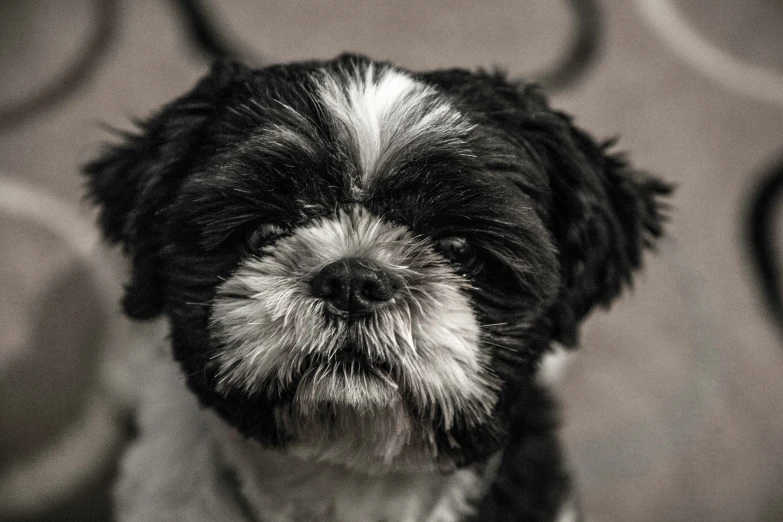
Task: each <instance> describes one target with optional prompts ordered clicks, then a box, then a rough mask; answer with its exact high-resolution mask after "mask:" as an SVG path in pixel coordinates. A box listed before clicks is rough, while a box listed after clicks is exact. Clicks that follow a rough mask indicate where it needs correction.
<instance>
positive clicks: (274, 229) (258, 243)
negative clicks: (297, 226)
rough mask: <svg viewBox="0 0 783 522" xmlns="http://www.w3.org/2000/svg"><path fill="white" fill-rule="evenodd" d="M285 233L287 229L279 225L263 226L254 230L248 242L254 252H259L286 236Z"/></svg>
mask: <svg viewBox="0 0 783 522" xmlns="http://www.w3.org/2000/svg"><path fill="white" fill-rule="evenodd" d="M285 233H286V231H285V229H284V228H283V227H281V226H279V225H271V224H266V225H261V226H260V227H258V228H256V229H255V230H253V232H252V233H251V234H250V237H249V238H248V240H247V243H248V246H249V247H250V248H251V249H252V250H257V249H259V248H261V247H262V246H264V245H265V244H267V243H269V242H271V241H274V240H275V239H277V238H278V237H280V236H282V235H284V234H285Z"/></svg>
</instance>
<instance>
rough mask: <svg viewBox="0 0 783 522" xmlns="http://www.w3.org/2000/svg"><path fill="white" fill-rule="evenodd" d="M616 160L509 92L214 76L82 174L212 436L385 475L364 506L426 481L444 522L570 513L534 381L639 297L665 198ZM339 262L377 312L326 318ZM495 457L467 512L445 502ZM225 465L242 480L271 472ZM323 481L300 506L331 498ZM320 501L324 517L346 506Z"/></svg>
mask: <svg viewBox="0 0 783 522" xmlns="http://www.w3.org/2000/svg"><path fill="white" fill-rule="evenodd" d="M610 146H611V144H601V143H598V142H596V141H594V140H593V139H592V138H591V137H590V136H589V135H588V134H587V133H585V132H584V131H582V130H580V129H579V128H577V127H576V126H575V125H574V124H573V122H572V121H571V118H570V117H569V116H567V115H565V114H563V113H561V112H558V111H555V110H553V109H551V108H550V107H549V105H548V103H547V101H546V99H545V98H544V96H543V95H542V94H541V93H540V92H539V91H538V90H537V89H536V88H535V87H534V86H529V85H524V84H518V83H515V82H511V81H509V80H507V79H506V78H505V77H504V76H502V75H499V74H488V73H484V72H469V71H464V70H456V69H455V70H447V71H433V72H428V73H412V72H409V71H404V70H402V69H400V68H397V67H395V66H393V65H391V64H388V63H379V62H373V61H372V60H369V59H367V58H365V57H361V56H355V55H343V56H340V57H338V58H336V59H335V60H331V61H326V62H303V63H296V64H288V65H276V66H271V67H268V68H264V69H257V70H251V69H248V68H246V67H243V66H240V65H237V64H219V65H216V66H215V67H214V68H213V70H212V71H211V73H210V74H209V75H208V76H207V77H206V78H204V79H203V80H202V81H201V82H200V83H199V84H198V85H197V86H196V87H195V88H194V89H193V90H192V91H191V92H189V93H187V94H186V95H184V96H183V97H182V98H180V99H178V100H175V101H174V102H172V103H171V104H169V105H167V106H166V107H164V108H163V109H162V110H161V111H160V112H159V113H158V114H156V115H155V116H153V117H152V118H151V119H149V120H148V121H146V122H145V123H143V124H142V127H141V130H140V132H139V133H137V134H133V135H129V136H127V137H126V140H125V141H124V142H123V143H121V144H119V145H115V146H113V147H111V148H110V149H109V150H108V151H107V152H106V153H105V154H104V155H103V156H102V157H101V158H99V159H98V160H97V161H95V162H94V163H92V164H90V165H88V166H87V167H86V169H85V171H86V174H87V175H88V180H89V186H90V193H91V195H92V197H93V199H94V200H95V201H96V203H98V204H99V205H100V207H101V213H100V217H99V220H100V224H101V226H102V227H103V229H104V233H105V235H106V237H107V238H108V239H109V240H111V241H113V242H117V243H120V244H121V245H122V246H123V248H124V249H125V251H126V253H127V254H128V255H129V257H130V259H131V261H132V275H131V281H130V283H129V284H128V287H127V293H126V298H125V301H124V305H125V309H126V311H127V312H128V314H129V315H131V316H133V317H136V318H148V317H154V316H157V315H159V314H161V313H165V315H166V316H167V318H168V320H169V323H170V327H171V335H170V339H171V347H172V351H173V355H174V358H175V359H176V360H177V361H178V362H179V364H180V368H181V369H182V372H183V375H184V377H185V379H186V382H187V385H188V387H189V388H190V390H192V391H193V392H194V393H195V395H196V396H197V397H198V398H199V400H200V402H201V404H202V405H203V406H204V407H207V408H209V409H210V411H211V412H214V413H216V414H217V416H218V418H219V419H220V420H219V421H218V422H219V423H220V426H222V427H223V428H224V429H226V430H228V432H232V433H234V432H235V433H236V435H235V436H237V437H246V438H248V439H249V444H251V445H254V446H257V447H260V448H263V451H269V452H273V454H274V455H278V456H279V455H284V456H286V457H287V458H297V459H300V460H302V461H304V462H306V463H308V464H307V466H314V468H312V469H314V470H315V469H318V470H321V471H323V470H326V469H330V467H333V466H338V467H339V468H340V469H342V470H343V472H344V475H341V476H343V477H348V476H354V475H353V474H356V473H358V474H364V475H366V476H368V477H369V476H373V477H376V479H372V480H370V479H367V480H363V481H359V482H357V484H358V485H357V487H359V488H360V491H358V492H353V491H352V492H351V495H356V496H355V497H351V498H356V499H359V498H361V499H363V500H361V502H360V501H359V500H356V502H359V503H360V504H362V505H365V506H371V505H377V506H382V505H386V504H384V503H386V502H390V500H389V499H390V498H392V497H393V495H392V496H391V497H389V496H385V497H383V498H378V499H377V502H375V501H373V502H370V501H369V500H368V499H372V498H375V497H373V495H374V493H373V488H374V487H376V486H377V487H381V486H378V484H386V485H387V486H388V485H389V484H391V482H389V480H390V477H392V476H393V474H395V473H421V474H424V475H423V476H426V477H428V478H427V479H426V480H427V481H429V483H430V484H433V485H434V484H438V486H437V487H434V486H433V487H434V489H431V490H430V492H429V493H427V494H426V495H424V497H421V496H419V495H418V492H417V493H413V492H411V493H410V494H408V493H406V494H405V495H409V496H410V498H411V501H412V502H413V504H415V505H420V506H421V505H424V504H428V505H431V506H437V505H442V503H443V502H445V503H446V504H447V505H449V506H451V507H450V508H449V509H448V510H446V511H444V513H450V514H444V515H443V516H442V517H440V518H437V517H436V518H435V519H437V520H453V519H455V518H462V519H469V518H470V517H475V519H476V520H481V521H492V520H554V519H555V518H556V517H557V516H559V515H558V513H561V514H562V513H568V512H572V511H573V510H572V509H571V506H573V505H575V504H574V503H573V499H572V498H571V495H572V487H571V484H570V480H569V478H568V475H567V473H566V472H565V470H564V465H563V460H562V457H561V454H560V449H559V445H558V442H557V438H556V434H555V431H556V426H557V416H556V411H555V408H554V406H553V403H552V401H551V399H550V398H549V396H548V393H547V391H546V390H545V388H544V386H543V383H542V380H541V378H539V377H538V370H539V367H540V365H541V364H542V360H543V358H544V357H545V355H546V354H548V353H550V350H551V348H550V346H552V344H553V343H559V344H560V345H562V346H565V347H567V348H572V347H574V346H575V345H576V344H577V340H578V332H579V325H580V323H581V321H582V320H583V319H584V317H585V316H586V315H587V314H589V313H590V312H591V311H592V310H593V309H594V308H595V307H596V306H607V305H608V304H609V303H610V302H611V301H612V300H613V299H614V298H615V297H616V296H617V295H618V294H619V293H620V292H621V291H622V289H623V288H624V287H626V286H627V285H629V284H630V283H631V279H632V273H633V272H634V271H635V270H636V269H638V268H639V267H640V266H641V262H642V253H643V251H644V250H645V249H648V248H652V247H653V245H654V241H655V239H656V238H657V237H658V236H659V235H660V234H661V233H662V230H663V228H662V227H663V222H664V220H665V211H666V207H665V204H664V203H663V202H662V198H663V196H665V195H666V194H668V192H669V190H670V189H669V187H668V185H666V184H665V183H663V182H661V181H659V180H657V179H656V178H654V177H652V176H649V175H647V174H645V173H642V172H639V171H637V170H635V169H633V168H632V167H631V166H630V165H629V164H628V162H627V161H626V160H625V159H624V158H623V157H622V156H619V155H616V154H614V153H611V152H610V151H609V148H610ZM344 259H353V260H354V261H355V262H356V263H358V265H356V266H360V265H361V263H366V264H369V265H372V266H373V267H375V268H374V270H378V271H382V272H383V273H384V274H385V276H384V277H387V278H388V279H389V281H393V283H390V284H391V285H392V287H393V288H394V293H393V294H389V295H390V296H391V297H389V298H388V299H387V298H386V297H384V298H383V301H382V302H380V301H379V302H378V303H376V306H375V308H374V312H373V313H372V314H371V315H370V316H368V317H360V318H357V317H354V318H350V317H348V318H345V317H336V316H333V315H330V314H329V313H328V312H327V307H326V305H325V304H324V302H323V301H322V299H321V297H319V296H318V295H316V293H315V292H314V290H313V288H312V282H313V281H314V279H315V275H316V274H318V273H319V271H320V270H323V269H324V267H326V266H328V265H330V264H331V263H334V262H337V261H340V260H344ZM351 277H353V276H351ZM350 281H353V279H351V280H350ZM346 284H349V283H346ZM350 284H354V283H350ZM160 400H161V401H163V402H165V401H166V400H167V399H166V397H165V396H161V397H160ZM160 422H163V419H162V418H160ZM170 428H171V430H172V431H170V432H169V436H171V437H176V434H175V433H174V431H173V430H174V427H173V426H171V427H170ZM160 429H162V430H165V429H167V428H160ZM156 430H157V431H156ZM146 431H148V432H149V431H155V432H156V433H157V434H158V435H156V436H159V437H163V438H165V436H166V435H165V434H163V432H161V431H160V430H158V429H157V428H156V427H154V426H150V427H148V428H147V430H146ZM151 436H152V435H150V434H148V433H145V430H142V433H141V439H140V442H139V444H140V446H146V444H147V442H150V441H151V439H150V437H151ZM202 442H203V441H201V440H198V437H197V436H189V438H188V439H187V440H186V441H185V443H186V444H187V445H190V446H192V447H193V448H201V447H202ZM134 451H137V453H136V455H137V457H136V458H138V459H143V458H149V456H148V457H142V456H138V455H140V454H139V453H138V452H144V451H146V450H141V449H139V450H134ZM205 451H206V450H205ZM248 451H250V450H248ZM240 454H241V451H240ZM266 455H271V454H266ZM498 456H500V457H498ZM493 459H499V462H498V463H497V466H490V467H491V468H492V469H493V470H496V473H495V472H494V471H493V472H491V473H490V474H489V475H482V479H481V480H480V481H479V482H480V483H482V484H484V485H483V486H481V487H480V488H479V489H480V491H481V494H478V493H477V491H479V489H474V490H472V491H473V493H469V494H468V493H465V491H467V490H465V489H464V488H463V487H462V486H460V487H457V489H456V490H455V489H452V488H451V487H450V486H448V487H447V486H445V484H448V483H452V482H453V483H454V484H463V486H465V484H468V483H471V481H470V480H467V479H466V481H463V480H462V479H460V478H459V477H463V476H465V477H469V476H471V475H470V474H468V475H464V474H463V471H465V470H478V469H484V470H487V469H489V468H488V467H487V466H489V463H490V462H493ZM239 460H241V458H240V459H239ZM204 462H206V464H205V463H204ZM275 462H278V464H275ZM237 464H238V463H237V462H235V463H234V465H231V466H229V468H230V473H229V475H232V476H245V479H244V480H249V479H248V478H247V474H248V473H250V474H251V475H252V474H254V473H260V474H262V475H263V474H264V473H265V472H266V471H269V472H271V471H273V470H272V469H271V468H270V467H274V466H277V465H282V464H280V463H279V461H278V460H276V459H274V458H264V459H261V460H260V461H258V462H257V463H256V464H255V465H253V466H251V468H252V469H250V470H249V471H247V470H246V471H244V472H243V471H242V470H240V469H238V468H237ZM214 466H218V464H216V463H215V462H213V461H210V460H208V459H207V460H203V459H201V460H197V461H194V463H193V468H192V469H191V470H190V472H192V473H195V474H197V475H201V474H207V473H208V472H209V470H210V469H211V467H214ZM153 467H154V466H153ZM265 469H266V471H265ZM153 471H154V470H153V469H149V472H150V473H152V472H153ZM212 471H214V470H212ZM243 473H244V475H243ZM319 473H320V471H319ZM316 474H317V473H316V472H315V471H313V473H312V474H308V475H307V477H306V478H305V479H304V482H303V483H301V484H298V485H297V486H293V485H292V486H291V488H301V493H302V494H305V493H306V492H310V493H312V492H313V491H315V490H317V489H318V488H320V487H323V484H322V483H320V485H319V482H318V480H317V476H316ZM437 477H440V478H437ZM484 479H486V483H485V481H484ZM134 480H137V481H138V480H141V478H139V477H135V478H134ZM178 480H186V484H184V486H187V487H186V490H187V495H190V496H191V498H192V495H193V494H194V491H195V490H194V489H193V486H192V484H191V482H192V481H193V480H195V481H196V483H200V481H199V480H198V479H194V478H193V477H189V478H187V479H186V478H184V476H176V477H174V478H172V477H170V476H168V475H166V474H162V475H161V476H159V477H151V481H152V482H151V485H149V486H147V485H145V487H142V488H140V489H137V490H134V489H132V488H131V489H128V488H125V489H123V490H122V491H123V493H122V496H123V497H125V498H124V499H123V500H122V501H123V502H131V500H128V499H127V496H135V497H139V498H136V499H134V500H133V502H142V503H143V498H142V497H145V496H153V497H155V498H161V499H162V498H163V497H165V496H166V495H173V494H174V493H173V491H172V488H175V489H176V482H177V481H178ZM205 480H206V477H205ZM209 480H212V479H209ZM352 480H353V479H352ZM156 481H157V482H156ZM170 481H174V483H175V484H170V483H169V482H170ZM224 482H226V481H224ZM228 482H229V483H230V482H231V481H230V480H229V481H228ZM373 484H375V485H376V486H373ZM221 487H224V488H225V484H223V486H221ZM262 487H263V486H262ZM269 487H271V486H269ZM383 487H386V486H383ZM455 487H456V486H455ZM237 488H239V486H237V487H236V488H233V489H232V488H229V489H230V490H232V491H233V492H234V493H236V492H237ZM240 489H241V488H240ZM468 489H470V488H468ZM335 491H336V492H338V491H339V488H336V490H335ZM454 491H462V493H460V494H459V495H457V496H458V497H459V498H462V499H463V500H464V502H462V501H456V500H454V501H453V502H452V501H449V500H448V499H449V498H453V499H456V498H457V497H454V496H453V495H452V493H453V492H454ZM291 493H292V495H294V496H295V494H296V493H297V492H296V491H292V492H291ZM156 495H157V496H156ZM249 495H250V497H251V498H250V499H244V500H243V499H242V495H240V496H239V497H237V498H234V502H233V504H232V503H231V502H230V501H229V504H230V505H231V506H232V509H234V510H235V511H237V510H238V511H243V509H244V511H245V516H246V518H247V512H248V509H249V508H248V507H247V505H251V506H252V505H253V502H254V501H255V500H257V499H256V497H260V496H264V493H263V492H258V491H257V492H255V493H253V492H252V491H251V492H250V493H249ZM335 495H336V496H334V497H333V498H332V499H331V500H330V502H331V504H330V506H332V507H330V508H329V509H338V507H336V506H339V505H341V503H342V504H344V503H345V502H346V501H347V498H348V497H349V496H350V495H348V496H346V495H347V494H345V495H344V494H340V493H335ZM405 495H403V496H405ZM414 498H415V499H416V500H415V501H414ZM176 501H177V500H176V497H173V498H172V502H176ZM194 502H195V500H194ZM368 502H369V503H368ZM465 503H466V505H467V506H468V507H467V508H464V509H463V507H459V506H461V505H462V504H465ZM242 506H244V508H243V509H240V507H242ZM185 508H187V509H189V507H187V506H185ZM161 509H162V508H161ZM367 509H368V510H369V511H367V512H366V513H365V515H364V516H365V517H366V519H367V520H375V519H382V518H385V517H388V516H390V515H389V514H388V513H386V512H383V513H382V511H383V510H382V509H381V511H377V510H373V509H370V508H369V507H368V508H367ZM379 509H380V508H379ZM433 509H434V508H433ZM251 511H252V510H251ZM338 511H339V509H338ZM436 511H437V510H436ZM436 511H432V512H436ZM332 513H333V512H332ZM417 513H418V514H417V515H415V516H413V515H412V517H413V518H422V517H423V518H424V519H427V518H426V517H427V516H426V515H425V514H424V512H423V511H420V512H417ZM471 513H472V514H471ZM129 516H130V515H129ZM264 516H266V518H270V517H272V516H275V513H271V512H267V513H264ZM281 516H282V517H283V518H282V519H283V520H285V519H286V518H285V516H283V515H281ZM329 516H333V515H329ZM329 516H327V515H323V517H325V518H323V520H330V518H329ZM351 516H354V515H351ZM399 516H400V520H403V519H405V518H406V516H407V515H405V514H404V513H402V512H401V513H400V514H399ZM564 516H565V515H564ZM357 517H358V518H361V515H358V514H357V515H355V516H354V518H357ZM449 517H451V518H449ZM173 519H176V517H174V518H172V520H173ZM289 519H290V517H289ZM435 519H433V520H435Z"/></svg>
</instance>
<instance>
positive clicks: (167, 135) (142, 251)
mask: <svg viewBox="0 0 783 522" xmlns="http://www.w3.org/2000/svg"><path fill="white" fill-rule="evenodd" d="M248 72H249V70H248V69H247V68H245V67H243V66H241V65H239V64H235V63H218V64H216V65H214V66H213V67H212V69H211V70H210V72H209V74H207V76H206V77H204V78H203V79H201V80H200V81H199V82H198V83H197V84H196V86H195V87H194V88H193V89H192V90H191V91H190V92H188V93H187V94H185V95H184V96H182V97H181V98H178V99H177V100H175V101H173V102H171V103H169V104H168V105H166V106H165V107H163V109H161V110H160V111H159V112H158V113H157V114H155V115H153V116H152V117H151V118H150V119H148V120H146V121H144V122H141V123H139V124H138V126H139V131H138V132H137V133H124V134H123V136H122V137H123V141H122V142H121V143H119V144H114V145H110V146H109V147H108V148H107V150H105V151H104V152H103V153H102V154H101V156H100V157H99V158H97V159H96V160H94V161H92V162H91V163H89V164H87V165H85V166H84V169H83V173H84V175H85V176H86V177H87V185H88V195H89V197H90V199H92V200H93V201H94V202H95V203H96V204H97V205H98V206H99V207H100V213H99V218H98V222H99V225H100V227H101V229H102V231H103V234H104V236H105V237H106V238H107V239H108V240H109V241H110V242H112V243H119V244H121V245H122V248H123V251H124V252H125V254H126V255H127V256H128V257H129V258H130V260H131V279H130V282H129V283H128V284H127V285H126V287H125V297H124V298H123V307H124V309H125V312H126V313H127V314H128V315H129V316H130V317H133V318H135V319H148V318H152V317H155V316H156V315H158V314H160V312H161V311H162V310H163V307H164V304H165V303H164V299H163V294H162V291H161V284H160V282H161V279H160V261H159V254H160V248H161V246H162V239H163V226H162V225H163V223H162V220H163V217H162V214H163V213H162V212H161V211H162V210H163V209H164V208H165V206H166V205H167V204H168V203H169V202H170V201H171V199H172V197H173V196H174V193H175V192H176V190H177V187H178V186H179V184H180V182H181V180H182V179H183V178H184V177H185V175H186V174H187V171H188V170H189V168H190V161H191V157H192V155H193V154H194V153H195V152H196V151H197V150H198V147H199V145H200V143H201V141H202V137H203V136H204V134H205V130H206V129H207V128H208V127H209V125H210V123H211V122H212V121H214V119H215V117H216V115H217V114H219V112H220V110H221V108H222V107H224V106H225V102H226V99H227V97H228V95H229V93H230V92H231V87H232V86H234V85H236V84H237V82H240V81H242V80H243V79H244V78H246V77H247V74H248Z"/></svg>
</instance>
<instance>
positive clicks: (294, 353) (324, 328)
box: [211, 207, 496, 428]
mask: <svg viewBox="0 0 783 522" xmlns="http://www.w3.org/2000/svg"><path fill="white" fill-rule="evenodd" d="M346 257H361V258H363V259H367V260H369V261H371V262H374V263H376V264H378V265H380V266H382V267H384V269H386V270H387V271H388V272H389V273H390V274H391V275H392V276H393V277H395V278H398V279H399V280H400V281H402V285H401V288H399V289H398V290H397V293H396V294H395V296H394V297H393V298H392V300H391V301H390V302H389V303H388V304H387V305H386V306H384V307H383V308H382V309H380V310H378V311H377V312H376V313H375V314H374V315H373V316H371V317H369V318H367V319H366V320H363V321H354V322H345V321H338V320H335V319H334V318H330V317H329V316H328V314H327V313H326V312H325V310H324V303H323V301H322V300H321V299H319V298H316V297H314V296H313V295H312V291H311V288H310V281H311V280H312V278H313V277H314V276H315V274H316V273H318V271H319V270H320V269H321V268H323V267H324V266H326V265H327V264H329V263H331V262H333V261H337V260H339V259H342V258H346ZM465 289H466V282H465V280H464V279H463V278H461V277H459V276H458V275H456V274H455V273H454V272H453V270H451V268H450V267H449V266H448V265H447V264H446V262H445V261H444V260H443V259H442V258H441V257H440V256H439V255H437V254H436V253H435V252H434V251H433V250H432V248H431V246H430V245H429V243H428V242H425V241H423V240H420V239H417V238H415V237H413V235H412V234H411V233H410V232H409V231H408V230H407V229H406V228H404V227H400V226H396V225H393V224H391V223H388V222H386V221H384V220H382V219H380V218H378V217H376V216H373V215H372V214H370V213H369V212H368V211H366V210H364V209H363V208H361V207H356V208H354V209H353V210H352V211H350V212H342V211H341V212H340V213H338V214H337V215H336V216H335V217H333V218H330V219H321V220H319V221H317V222H315V223H314V224H312V225H310V226H307V227H303V228H300V229H298V230H296V231H294V233H292V234H291V235H290V236H288V237H285V238H282V239H280V240H278V242H277V243H276V244H274V245H273V246H271V247H268V248H267V249H266V250H265V252H264V255H263V256H261V257H251V258H249V259H248V260H247V261H245V262H244V263H243V264H242V265H241V266H240V267H239V269H237V270H236V271H235V273H234V274H233V275H232V276H231V277H230V278H229V279H228V280H227V281H226V282H225V283H224V284H223V285H221V287H219V289H218V292H217V296H216V298H215V302H214V306H213V314H212V326H211V331H212V335H213V336H214V337H215V339H216V340H217V341H218V342H219V343H220V345H222V346H223V348H222V349H221V351H220V352H218V353H217V354H216V356H215V359H214V362H215V364H216V367H217V369H218V371H219V374H220V376H221V379H222V381H221V382H222V386H223V387H224V388H225V389H226V390H227V389H231V388H239V389H243V390H245V391H247V392H251V393H252V392H266V393H274V391H275V390H279V389H280V387H285V386H288V385H290V384H291V383H292V382H294V381H295V380H296V379H297V377H301V378H302V379H303V380H302V383H303V385H304V386H305V387H307V386H309V388H307V389H300V390H298V391H297V400H300V401H303V402H304V404H302V405H301V406H303V407H305V409H307V408H312V407H317V403H318V402H319V401H322V400H327V401H329V402H342V403H343V404H350V405H353V406H355V407H357V408H362V407H364V408H368V409H369V408H374V407H377V405H379V404H388V403H389V401H390V400H393V399H394V398H397V399H399V398H400V396H401V394H404V395H405V396H407V397H412V398H413V400H414V401H415V402H416V406H417V407H418V408H419V409H420V410H421V411H430V412H436V411H437V412H439V413H438V415H441V416H442V418H441V419H440V420H441V421H442V422H443V423H444V425H445V426H446V427H447V428H448V427H449V426H451V424H452V423H453V422H454V420H455V419H456V418H460V419H465V420H466V421H467V422H478V421H479V420H480V419H484V418H486V416H487V415H488V414H489V413H490V410H491V408H492V406H494V403H495V400H496V383H495V380H494V377H492V375H491V373H490V372H489V370H488V368H487V364H488V360H487V356H486V354H484V353H483V351H482V350H481V347H480V341H479V327H478V323H477V321H476V319H475V317H474V314H473V311H472V308H471V306H470V303H469V300H468V298H467V296H466V295H465V293H464V290H465ZM347 343H352V344H354V345H356V347H357V348H359V349H360V350H363V351H364V352H365V353H366V354H367V356H368V357H369V358H370V359H373V360H376V361H383V362H384V363H386V364H388V365H389V366H390V367H392V368H393V371H392V377H393V378H394V381H392V379H391V378H389V379H387V381H386V382H383V381H372V382H370V383H367V385H366V387H364V388H363V389H362V390H359V391H357V390H355V389H352V386H358V385H361V382H360V381H355V380H353V379H352V377H351V376H350V375H347V376H342V377H341V375H340V374H339V372H338V373H337V374H329V375H323V376H322V375H319V374H315V375H310V374H308V373H307V372H308V371H315V372H317V369H310V370H308V369H307V368H305V365H306V360H307V358H308V356H310V355H317V356H319V357H324V356H326V357H329V356H331V355H333V354H335V353H336V352H337V351H338V350H340V349H342V348H344V347H345V346H346V344H347ZM302 372H304V374H303V373H302ZM321 377H324V378H328V379H332V380H331V381H329V383H328V384H327V383H326V381H320V380H319V379H321ZM340 378H345V379H346V381H345V382H342V381H340V380H339V379H340ZM398 387H399V390H398ZM326 392H328V393H326ZM433 415H435V414H434V413H433Z"/></svg>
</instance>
